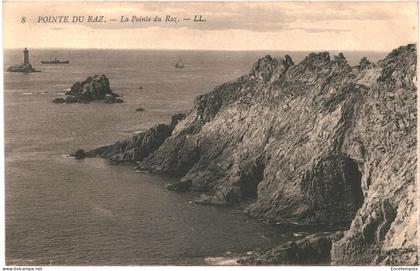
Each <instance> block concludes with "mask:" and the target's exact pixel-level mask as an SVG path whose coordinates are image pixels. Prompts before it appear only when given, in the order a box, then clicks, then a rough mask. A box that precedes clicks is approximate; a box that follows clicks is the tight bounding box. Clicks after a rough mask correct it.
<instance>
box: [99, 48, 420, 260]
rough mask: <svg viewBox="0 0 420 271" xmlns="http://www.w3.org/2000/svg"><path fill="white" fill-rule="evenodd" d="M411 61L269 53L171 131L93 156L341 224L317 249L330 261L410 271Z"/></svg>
mask: <svg viewBox="0 0 420 271" xmlns="http://www.w3.org/2000/svg"><path fill="white" fill-rule="evenodd" d="M416 57H417V53H416V46H415V45H408V46H403V47H400V48H398V49H395V50H393V51H392V52H391V53H390V54H389V55H387V56H386V57H385V58H384V59H383V60H381V61H379V62H377V63H371V62H370V61H369V60H368V59H366V58H363V59H362V60H361V62H360V64H359V65H357V66H354V67H352V66H350V65H349V64H348V63H347V60H346V58H345V57H344V55H343V54H339V55H338V56H334V57H331V56H330V55H329V53H327V52H322V53H312V54H310V55H308V56H307V57H306V58H305V59H304V60H303V61H301V62H300V63H298V64H295V63H294V62H293V60H292V59H291V58H290V57H289V56H287V55H286V56H285V57H284V58H273V57H271V56H266V57H264V58H262V59H260V60H258V62H257V63H255V64H254V66H253V67H252V69H251V71H250V73H249V74H248V75H245V76H242V77H241V78H239V79H237V80H235V81H233V82H229V83H225V84H223V85H221V86H219V87H217V88H216V89H214V90H213V91H212V92H210V93H208V94H205V95H202V96H199V97H197V98H196V99H195V103H194V107H193V109H192V110H191V112H190V113H188V114H187V115H186V116H185V118H183V119H182V118H177V120H176V121H175V122H174V121H173V122H172V125H170V127H171V128H170V129H164V131H163V132H159V131H158V130H159V129H158V128H157V127H154V128H152V129H151V130H149V132H146V133H150V135H148V136H147V138H148V139H147V140H145V139H144V138H145V137H146V135H141V136H137V137H135V138H133V139H129V140H127V141H123V143H121V142H119V143H117V144H115V145H111V146H108V147H102V148H100V149H98V150H94V151H92V155H95V152H97V154H99V155H100V156H102V157H108V158H111V159H113V160H119V161H130V162H136V163H138V164H139V165H138V168H139V169H141V170H147V171H150V172H157V173H165V174H170V175H174V176H178V177H179V178H180V181H179V182H178V183H177V184H175V185H173V186H171V188H172V189H174V190H178V191H185V190H188V189H194V190H199V191H202V192H203V194H202V196H201V197H200V198H199V199H197V202H198V203H203V204H221V205H231V204H237V203H240V202H246V203H247V204H249V205H248V206H247V208H246V212H247V213H248V214H249V215H251V216H253V217H257V218H260V219H264V220H266V221H270V222H280V223H292V224H299V225H313V226H317V227H323V228H324V229H333V228H337V227H345V228H346V229H348V230H346V231H345V232H344V235H343V236H340V238H329V239H328V240H330V241H328V242H330V245H322V247H324V248H325V249H327V250H331V254H330V251H327V252H328V254H330V256H331V262H332V263H333V264H368V265H369V264H390V265H401V264H415V263H417V259H418V256H417V245H416V244H417V217H416V214H417V202H416V198H417V197H416V182H415V174H416V159H417V158H416V118H417V116H416V114H417V112H416V91H417V87H416V83H417V81H416V64H417V63H416ZM175 124H176V125H175ZM156 135H158V136H157V137H158V138H159V140H157V141H155V140H154V138H156ZM140 137H142V138H141V139H140ZM147 142H152V143H151V145H152V146H153V148H148V147H147V146H148V143H147ZM143 150H144V151H143ZM250 202H251V203H250ZM335 236H337V235H335ZM320 240H321V241H322V240H325V238H323V239H320ZM331 243H332V244H331ZM302 247H305V246H302ZM321 254H322V253H321ZM266 255H267V254H265V256H266ZM269 255H272V256H273V257H274V258H275V255H276V253H272V254H269ZM282 255H283V254H282ZM328 256H329V255H328ZM282 257H283V256H282ZM264 259H266V258H264ZM272 262H273V263H276V262H279V261H275V260H274V259H273V261H272ZM280 262H281V261H280ZM283 262H284V261H283ZM265 263H267V261H265Z"/></svg>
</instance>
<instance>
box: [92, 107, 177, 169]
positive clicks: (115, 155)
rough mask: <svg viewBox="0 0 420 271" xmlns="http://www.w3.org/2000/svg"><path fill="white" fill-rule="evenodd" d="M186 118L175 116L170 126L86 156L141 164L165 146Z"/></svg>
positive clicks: (156, 128)
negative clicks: (178, 124) (176, 127)
mask: <svg viewBox="0 0 420 271" xmlns="http://www.w3.org/2000/svg"><path fill="white" fill-rule="evenodd" d="M184 117H185V114H183V113H179V114H175V115H173V116H172V121H171V123H170V124H169V125H167V124H157V125H155V126H153V127H152V128H150V129H148V130H147V131H144V132H141V133H139V134H137V135H135V136H133V137H132V138H130V139H127V140H122V141H119V142H117V143H115V144H112V145H109V146H103V147H100V148H97V149H94V150H91V151H89V152H86V153H85V154H84V156H87V157H103V158H107V159H109V160H111V161H112V162H113V163H138V162H141V161H143V159H144V158H146V157H147V156H148V155H149V154H151V153H153V152H154V151H156V150H157V149H158V148H159V147H160V146H161V145H162V144H163V142H164V141H165V140H166V139H167V138H168V137H169V136H170V135H171V133H172V130H173V129H174V127H175V126H176V124H177V123H178V122H179V121H180V120H181V119H183V118H184Z"/></svg>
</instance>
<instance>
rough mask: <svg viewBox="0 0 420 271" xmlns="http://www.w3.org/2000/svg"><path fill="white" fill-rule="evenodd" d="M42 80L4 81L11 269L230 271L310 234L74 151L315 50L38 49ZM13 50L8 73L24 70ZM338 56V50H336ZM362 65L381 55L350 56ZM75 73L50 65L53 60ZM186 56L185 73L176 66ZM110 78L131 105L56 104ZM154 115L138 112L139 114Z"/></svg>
mask: <svg viewBox="0 0 420 271" xmlns="http://www.w3.org/2000/svg"><path fill="white" fill-rule="evenodd" d="M29 50H30V51H29V54H30V62H31V64H32V65H33V67H34V68H36V69H38V70H40V71H41V72H39V73H31V74H20V73H7V72H5V73H4V103H5V110H4V112H5V153H6V157H5V163H6V164H5V214H6V218H5V223H6V262H7V264H8V265H37V266H38V265H42V266H47V265H53V266H60V265H74V266H86V265H214V264H215V265H223V264H235V260H236V257H237V256H238V255H241V254H246V253H250V252H251V251H253V250H255V249H268V248H271V247H273V246H276V245H279V244H282V243H284V242H287V241H290V240H293V239H294V238H296V237H298V236H301V235H302V234H305V233H302V232H299V231H298V230H297V229H293V228H292V229H290V228H288V229H286V228H284V227H283V228H282V227H280V226H278V225H269V224H265V223H263V222H262V221H258V220H255V219H253V218H249V217H247V216H246V215H244V213H243V210H242V209H241V208H239V207H238V208H236V207H235V208H226V207H214V206H201V205H196V204H194V203H193V199H194V198H195V197H197V196H198V195H197V194H196V193H194V192H191V193H175V192H171V191H168V190H166V189H165V184H167V183H169V182H173V181H174V180H173V179H171V178H169V177H165V176H160V175H159V176H158V175H150V174H145V173H139V172H136V171H135V169H134V168H133V166H127V165H118V166H116V165H110V164H109V163H108V162H107V161H105V160H103V159H96V158H95V159H84V160H75V159H72V158H69V157H68V154H69V153H72V152H74V151H75V150H77V149H79V148H83V149H92V148H95V147H98V146H102V145H106V144H111V143H113V142H115V141H117V140H120V139H124V138H128V137H130V136H132V135H134V134H136V133H138V132H139V131H143V130H146V129H147V128H149V127H151V126H153V125H154V124H156V123H168V122H169V121H170V117H171V115H173V114H174V113H179V112H185V111H188V110H190V109H191V107H192V105H193V101H194V97H196V96H197V95H200V94H203V93H206V92H209V91H211V90H212V89H213V88H214V87H216V86H217V85H220V84H222V83H224V82H227V81H231V80H234V79H236V78H238V77H240V76H241V75H244V74H246V73H247V72H248V71H249V70H250V69H251V67H252V64H253V63H255V62H256V61H257V60H258V58H260V57H263V56H265V55H267V54H270V55H273V56H284V54H286V53H288V54H289V55H291V56H292V58H293V59H294V61H295V63H296V62H299V61H300V60H302V59H303V58H304V57H305V56H306V55H307V54H308V52H282V51H274V52H264V51H251V52H250V51H246V52H245V51H238V52H232V51H165V50H159V51H154V50H87V49H86V50H74V49H54V50H53V49H50V50H41V49H30V48H29ZM22 51H23V49H22V50H5V51H4V68H5V70H6V69H7V67H8V66H10V65H14V64H18V63H22V62H23V52H22ZM332 54H334V53H332ZM344 54H345V56H346V57H347V59H348V61H349V63H350V64H351V65H356V64H357V63H358V61H359V60H360V58H362V57H363V56H368V58H369V59H370V60H372V61H377V60H379V59H381V58H383V57H384V56H385V53H381V52H344ZM55 57H56V58H59V59H62V60H70V64H68V65H44V64H41V61H42V60H49V59H52V58H55ZM179 59H182V62H183V63H184V65H185V66H184V68H183V69H177V68H175V67H174V65H175V63H176V62H177V61H178V60H179ZM95 74H105V75H106V76H107V77H108V78H109V80H110V84H111V88H112V89H113V90H114V91H115V92H116V93H118V94H120V95H122V96H123V99H124V101H125V102H124V103H122V104H104V103H103V102H101V101H97V102H92V103H89V104H54V103H52V102H51V101H52V100H53V99H54V98H56V97H58V96H60V95H62V94H63V93H64V92H65V91H66V90H67V89H69V88H70V87H71V86H72V84H73V83H75V82H76V81H81V80H84V79H86V77H88V76H90V75H95ZM139 106H141V107H143V108H144V109H145V111H143V112H136V110H135V109H136V108H137V107H139Z"/></svg>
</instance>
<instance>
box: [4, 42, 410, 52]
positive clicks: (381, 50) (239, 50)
mask: <svg viewBox="0 0 420 271" xmlns="http://www.w3.org/2000/svg"><path fill="white" fill-rule="evenodd" d="M408 44H417V43H416V42H410V43H407V44H405V45H400V46H406V45H408ZM400 46H398V47H400ZM398 47H394V48H392V49H379V50H375V49H366V50H363V49H305V50H287V49H243V50H242V49H187V48H185V49H176V48H156V49H155V48H98V47H86V48H71V47H48V48H43V47H28V46H26V47H8V48H5V47H3V50H22V49H24V48H28V49H30V50H118V51H129V50H139V51H205V52H264V51H282V52H314V51H315V52H328V51H343V52H349V51H352V52H378V53H383V52H389V51H392V50H394V49H396V48H398Z"/></svg>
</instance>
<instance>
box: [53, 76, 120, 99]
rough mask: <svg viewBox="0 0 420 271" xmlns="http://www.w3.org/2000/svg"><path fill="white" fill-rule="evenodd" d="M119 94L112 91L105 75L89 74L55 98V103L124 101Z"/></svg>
mask: <svg viewBox="0 0 420 271" xmlns="http://www.w3.org/2000/svg"><path fill="white" fill-rule="evenodd" d="M118 97H119V95H118V94H115V93H114V92H112V90H111V88H110V86H109V80H108V78H107V77H106V76H105V75H101V76H99V75H95V76H89V77H88V78H86V80H85V81H82V82H76V83H74V84H73V86H72V87H71V88H70V90H69V91H67V92H66V93H65V95H64V96H63V97H59V98H55V99H54V100H53V102H54V103H89V102H91V101H94V100H104V103H122V102H123V100H122V99H120V98H118Z"/></svg>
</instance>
